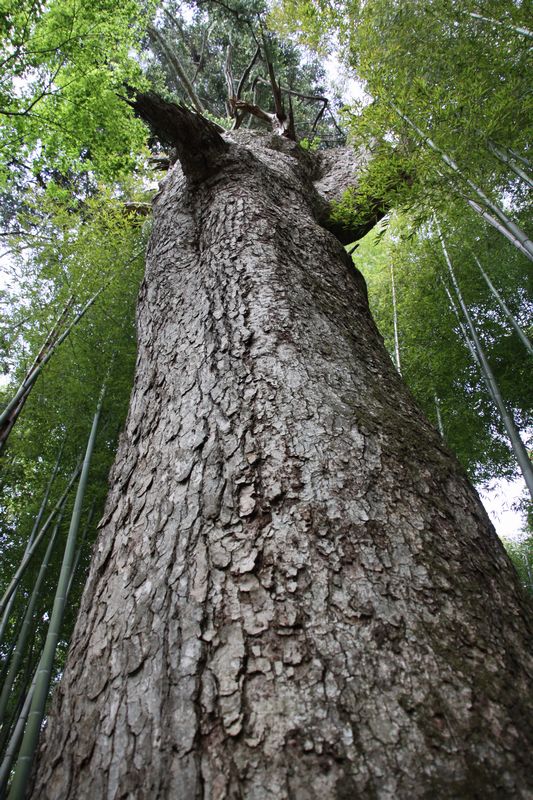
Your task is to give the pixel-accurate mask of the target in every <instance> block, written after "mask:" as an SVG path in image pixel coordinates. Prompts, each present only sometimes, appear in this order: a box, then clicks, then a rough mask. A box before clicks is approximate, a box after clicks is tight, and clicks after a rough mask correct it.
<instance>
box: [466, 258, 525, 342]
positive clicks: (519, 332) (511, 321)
mask: <svg viewBox="0 0 533 800" xmlns="http://www.w3.org/2000/svg"><path fill="white" fill-rule="evenodd" d="M472 255H473V256H474V260H475V262H476V264H477V265H478V267H479V271H480V272H481V274H482V275H483V278H484V279H485V283H486V284H487V286H488V287H489V289H490V291H491V292H492V295H493V296H494V297H495V299H496V300H497V302H498V305H499V306H500V308H501V309H502V311H503V313H504V315H505V317H506V319H507V321H508V322H509V324H510V325H512V327H513V328H514V329H515V331H516V334H517V336H518V338H519V339H520V341H521V342H522V344H523V345H524V347H525V348H526V350H527V352H528V353H529V355H531V356H533V346H532V345H531V342H530V341H529V339H528V337H527V336H526V334H525V333H524V331H523V330H522V328H521V327H520V325H519V324H518V322H517V320H516V318H515V317H514V315H513V314H512V313H511V311H510V310H509V308H508V306H507V304H506V303H505V301H504V300H503V298H502V296H501V295H500V293H499V292H498V290H497V289H496V288H495V287H494V285H493V283H492V281H491V279H490V278H489V276H488V275H487V273H486V272H485V270H484V269H483V267H482V266H481V262H480V260H479V258H478V257H477V256H476V255H475V253H472Z"/></svg>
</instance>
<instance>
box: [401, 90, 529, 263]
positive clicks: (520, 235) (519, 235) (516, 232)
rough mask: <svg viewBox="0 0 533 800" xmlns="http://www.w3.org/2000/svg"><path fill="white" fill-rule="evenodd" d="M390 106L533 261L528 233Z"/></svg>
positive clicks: (428, 139) (403, 116)
mask: <svg viewBox="0 0 533 800" xmlns="http://www.w3.org/2000/svg"><path fill="white" fill-rule="evenodd" d="M389 106H390V107H391V108H392V109H393V111H394V112H395V113H396V114H398V116H399V117H400V118H401V119H403V120H404V122H406V123H407V124H408V125H410V127H411V128H413V130H414V131H416V133H417V134H418V135H419V136H420V137H421V139H422V140H423V142H424V143H425V144H427V146H428V147H429V148H430V149H431V150H433V151H434V152H435V153H438V155H439V156H440V158H441V159H442V161H443V162H444V163H445V164H446V165H447V166H448V167H449V168H450V169H451V170H453V172H455V173H456V174H457V175H459V177H460V178H461V180H463V181H464V182H465V183H466V184H467V186H469V187H470V189H472V191H473V192H474V193H475V194H476V195H477V197H478V199H479V200H480V201H481V203H482V205H484V206H485V207H486V208H487V209H489V210H490V211H491V212H492V213H493V214H494V215H495V216H496V218H497V219H498V220H500V222H501V224H502V225H503V226H504V227H505V228H506V229H507V230H508V231H509V233H510V234H512V235H513V236H514V237H515V238H516V239H517V240H518V241H519V242H520V244H521V246H522V248H523V251H525V252H526V254H527V255H528V258H530V259H531V260H532V261H533V242H532V241H531V239H530V238H529V237H528V236H527V234H526V233H524V231H523V230H522V229H521V228H520V227H519V226H518V225H517V224H516V223H515V222H513V221H512V220H511V219H510V218H509V217H508V216H507V214H506V213H505V212H504V211H503V210H502V209H501V208H500V207H499V206H498V205H496V203H493V202H492V200H491V199H490V198H489V197H488V196H487V195H486V194H485V192H484V191H483V189H481V188H480V187H479V186H478V185H477V184H475V183H474V181H472V180H471V179H470V178H468V177H467V176H466V175H464V174H463V172H462V170H461V169H460V167H459V166H458V164H457V163H456V162H455V161H454V160H453V158H451V157H450V156H449V155H448V154H447V153H445V152H444V150H442V149H441V148H440V147H439V146H438V145H437V144H436V143H435V142H434V141H433V139H431V138H430V137H429V136H428V135H427V134H426V133H424V131H423V130H422V129H421V128H419V127H418V125H417V124H416V123H415V122H413V121H412V120H411V119H409V117H408V116H407V115H406V114H404V113H403V112H402V111H401V110H400V109H399V108H398V107H397V106H395V105H394V103H389ZM508 238H510V237H508Z"/></svg>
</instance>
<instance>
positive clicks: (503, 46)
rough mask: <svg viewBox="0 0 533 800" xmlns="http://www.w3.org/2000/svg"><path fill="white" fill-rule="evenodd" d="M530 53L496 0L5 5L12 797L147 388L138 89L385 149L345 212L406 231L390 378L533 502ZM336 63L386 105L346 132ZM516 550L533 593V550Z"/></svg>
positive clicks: (4, 292) (1, 537)
mask: <svg viewBox="0 0 533 800" xmlns="http://www.w3.org/2000/svg"><path fill="white" fill-rule="evenodd" d="M296 32H298V39H299V41H300V43H301V44H300V45H297V44H295V34H296ZM532 36H533V34H532V32H531V31H530V30H529V28H528V26H527V20H526V7H525V4H522V3H520V2H516V3H512V2H500V0H485V2H479V3H474V2H472V0H465V1H464V2H455V0H433V1H432V2H429V3H428V2H425V3H422V2H419V0H408V2H402V3H401V4H398V3H396V2H394V0H377V2H373V3H366V4H363V3H361V4H359V3H357V2H355V1H354V2H351V0H346V2H335V3H330V2H328V0H315V2H308V1H307V0H301V1H300V0H285V2H284V3H281V2H280V3H275V4H269V3H262V2H254V3H239V2H234V3H230V2H228V3H217V2H200V0H198V2H197V3H187V4H186V3H182V4H180V3H176V2H173V1H172V2H165V3H160V4H155V3H139V4H137V3H135V2H133V0H130V2H128V3H125V4H122V6H121V7H120V9H118V8H117V7H116V6H115V5H114V4H111V3H108V2H104V1H103V0H99V2H96V3H93V4H91V8H81V7H78V6H77V4H76V3H74V2H71V0H54V1H53V2H52V1H51V2H49V3H43V4H33V3H29V2H28V3H26V2H22V3H18V4H15V3H14V2H7V3H4V4H3V6H2V14H1V16H0V37H1V40H2V57H1V60H2V65H3V77H2V78H0V130H1V133H0V136H1V149H0V156H1V163H0V181H1V183H0V195H1V198H2V222H1V225H2V230H1V231H0V246H1V248H2V262H1V266H2V275H3V283H2V288H1V290H0V291H1V294H0V311H1V318H0V342H1V352H0V367H1V369H2V372H3V373H4V376H5V377H4V380H3V382H2V384H1V387H0V400H1V407H2V413H1V416H0V465H1V469H0V486H1V491H2V500H1V503H0V543H1V553H2V575H1V585H0V591H1V594H2V599H1V601H0V658H1V664H0V669H1V672H2V688H1V689H0V726H1V727H0V797H6V796H7V793H8V791H9V797H10V798H18V797H23V796H24V792H25V785H26V780H27V770H29V769H30V768H31V756H32V753H33V752H34V749H35V745H36V741H37V738H38V734H39V730H40V727H41V724H42V719H43V715H44V714H45V709H46V702H47V697H48V695H49V689H50V687H51V686H53V684H54V682H55V681H57V679H58V678H59V676H60V673H61V666H62V663H63V660H64V656H65V652H66V649H67V647H68V638H69V633H70V631H71V629H72V626H73V623H74V620H75V616H76V609H77V603H78V601H79V597H80V593H81V589H82V587H83V583H84V576H85V574H86V569H87V565H88V562H89V559H90V553H91V545H92V542H93V541H94V537H95V532H96V528H97V524H98V520H99V517H100V515H101V512H102V508H103V503H104V500H105V496H106V491H107V476H108V472H109V469H110V466H111V463H112V460H113V454H114V452H115V449H116V445H117V441H118V437H119V435H120V430H121V427H122V425H123V421H124V418H125V414H126V409H127V403H128V396H129V392H130V389H131V382H132V375H133V368H134V363H135V320H134V316H135V302H136V297H137V294H138V291H139V285H140V283H141V280H142V271H143V260H144V258H143V257H144V249H145V246H146V241H147V237H148V234H149V228H150V218H149V201H150V199H151V197H152V196H153V194H154V192H155V191H156V189H157V176H156V177H155V178H154V172H153V167H154V166H158V165H160V164H161V163H164V162H165V161H166V160H168V158H167V157H168V154H167V153H165V152H163V150H162V148H161V147H160V145H159V144H158V143H157V142H155V141H153V140H152V139H151V138H150V137H149V136H148V134H147V132H146V131H145V130H144V128H143V126H142V125H141V123H140V122H139V121H138V120H137V119H135V118H134V116H133V113H132V111H131V108H130V107H129V106H128V104H127V103H126V102H124V99H127V96H128V92H129V91H130V90H131V87H132V86H135V87H137V88H139V89H142V90H144V89H147V88H152V89H155V90H156V91H158V92H160V93H161V94H163V95H166V96H168V97H169V98H170V99H174V100H179V101H180V102H182V103H185V104H186V105H188V106H189V107H192V108H195V109H196V110H198V111H199V112H201V113H204V114H206V115H207V116H208V117H209V118H210V119H212V120H213V121H214V122H215V124H219V125H222V127H226V128H231V127H236V126H238V125H240V124H243V125H248V126H251V127H252V128H253V127H259V128H260V127H261V126H262V125H264V124H265V121H268V114H269V113H270V111H269V110H268V109H267V110H262V109H264V108H265V109H266V108H267V105H268V103H269V102H270V101H269V99H268V92H267V89H268V88H269V84H270V86H271V85H277V87H278V99H279V102H280V103H281V102H282V94H283V92H285V94H284V96H283V97H284V100H285V101H287V102H290V108H291V115H292V116H291V118H293V119H294V120H295V121H296V133H297V134H298V136H299V138H300V139H302V140H303V146H305V147H309V146H311V147H314V148H317V147H327V146H328V143H329V142H330V141H334V142H335V143H338V142H339V141H342V140H343V139H344V138H345V137H347V138H348V142H349V143H350V142H351V143H353V144H354V145H360V144H361V143H362V144H364V146H365V147H366V148H367V149H368V151H369V153H370V154H371V156H372V157H371V159H370V161H369V166H368V169H367V171H366V173H365V175H363V177H362V179H361V181H360V183H359V187H358V190H357V192H356V196H354V195H349V194H348V195H347V196H346V198H345V200H344V201H343V202H342V203H340V204H339V207H338V209H337V212H336V213H337V215H338V220H339V224H340V225H341V226H342V224H343V221H347V220H349V221H350V222H352V221H353V220H352V216H353V214H354V213H356V212H355V210H354V209H356V207H357V206H358V205H359V206H360V205H361V203H365V202H366V203H373V204H375V205H376V207H377V208H379V209H380V213H379V216H383V215H384V214H386V216H385V219H384V221H383V222H382V223H381V225H380V226H379V227H378V228H376V229H375V230H374V231H372V232H371V233H370V234H369V235H368V236H367V237H366V238H365V239H364V240H363V241H362V242H361V243H360V244H359V245H358V246H357V248H356V249H354V250H353V258H354V261H355V263H356V265H357V266H358V267H359V268H360V269H361V271H362V272H363V273H364V275H365V277H366V280H367V283H368V286H369V293H370V301H371V306H372V309H373V312H374V315H375V317H376V320H377V322H378V325H379V326H380V330H381V332H382V334H383V336H384V338H385V341H386V343H387V345H388V347H389V350H390V353H391V358H393V360H394V362H395V364H396V366H397V369H398V371H400V372H401V373H402V375H403V377H404V378H405V380H406V381H407V383H408V385H409V386H410V388H411V390H412V391H413V393H414V395H415V397H416V398H417V400H418V402H419V404H420V405H421V406H422V407H423V409H424V411H425V413H426V414H427V416H428V417H429V418H430V419H432V420H433V422H434V424H435V425H436V427H437V428H438V429H439V431H440V433H441V435H442V437H443V438H444V439H445V440H446V441H447V443H448V444H449V445H450V446H451V447H452V448H453V450H454V451H455V453H456V454H457V456H458V458H459V459H460V461H461V462H462V463H463V465H464V466H465V467H466V469H467V470H468V472H469V473H470V476H471V477H472V478H473V479H474V480H476V481H477V482H479V483H482V482H484V481H488V480H490V479H494V478H501V477H511V476H516V475H517V474H518V473H519V471H520V472H521V474H522V475H523V477H524V479H525V481H526V485H527V486H528V488H529V491H530V492H531V493H532V494H533V470H532V467H531V461H530V455H529V453H528V450H527V437H528V433H529V434H530V432H531V380H530V375H531V365H532V356H533V349H532V344H531V333H532V326H531V319H532V317H531V311H532V307H533V306H532V300H531V297H532V295H531V284H530V281H531V261H532V260H533V244H532V241H531V229H530V221H529V218H528V211H529V209H530V203H529V197H530V191H529V190H530V189H531V186H532V183H533V178H532V175H533V170H532V166H531V161H532V155H531V145H530V141H531V128H532V126H531V93H530V92H529V91H528V90H527V87H526V84H527V67H528V63H529V58H530V53H531V38H532ZM301 46H305V47H307V48H309V49H308V50H305V51H303V50H302V49H301ZM331 50H337V51H338V52H339V53H340V55H341V59H342V60H343V62H344V66H345V69H346V70H347V71H348V73H349V74H353V75H357V77H358V78H359V80H360V81H361V82H362V83H361V85H362V86H363V87H364V91H365V92H366V96H365V99H364V101H362V102H361V103H359V104H358V103H351V104H349V105H348V106H346V107H345V108H344V110H343V111H342V112H339V107H340V105H341V103H340V100H338V102H335V100H333V101H330V102H328V101H327V98H326V96H325V95H326V83H325V78H324V72H323V69H322V68H321V66H320V61H321V60H322V59H324V58H325V57H326V56H327V55H328V52H330V51H331ZM350 71H351V72H350ZM273 76H274V77H273ZM275 76H277V78H276V77H275ZM276 80H277V84H276ZM252 108H255V109H259V111H262V115H263V116H261V114H259V113H255V112H253V111H252V112H251V113H252V116H251V117H248V119H247V120H246V118H245V114H246V113H247V112H250V109H252ZM276 110H277V109H276ZM254 113H255V116H253V114H254ZM250 120H251V121H250ZM528 142H529V143H528ZM525 507H526V506H524V508H525ZM529 541H531V539H530V540H529ZM510 552H511V555H512V556H513V558H514V561H515V564H516V566H517V569H518V570H519V572H520V574H521V577H522V581H523V583H524V585H525V586H529V588H530V589H531V588H533V584H532V579H531V574H532V561H533V557H532V555H531V552H530V551H528V542H527V540H526V541H525V542H524V543H523V544H515V545H513V546H512V547H511V550H510ZM19 755H22V756H23V758H22V759H19V765H20V764H25V765H26V766H25V767H24V768H22V767H20V766H19V767H18V768H17V770H16V771H14V765H15V763H16V760H17V757H18V756H19Z"/></svg>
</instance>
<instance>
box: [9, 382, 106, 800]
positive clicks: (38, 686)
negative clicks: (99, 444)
mask: <svg viewBox="0 0 533 800" xmlns="http://www.w3.org/2000/svg"><path fill="white" fill-rule="evenodd" d="M104 394H105V383H104V385H103V387H102V391H101V393H100V398H99V400H98V405H97V408H96V412H95V415H94V419H93V424H92V428H91V433H90V435H89V440H88V442H87V450H86V452H85V458H84V460H83V467H82V470H81V475H80V481H79V484H78V489H77V492H76V499H75V501H74V508H73V510H72V517H71V520H70V527H69V532H68V536H67V542H66V546H65V553H64V556H63V563H62V565H61V573H60V575H59V581H58V585H57V591H56V596H55V600H54V606H53V609H52V614H51V616H50V623H49V626H48V633H47V636H46V641H45V645H44V649H43V655H42V658H41V661H40V663H39V668H38V670H37V677H36V682H35V690H34V693H33V698H32V703H31V707H30V711H29V714H28V722H27V725H26V730H25V732H24V738H23V740H22V744H21V747H20V752H19V757H18V759H17V766H16V768H15V774H14V777H13V782H12V784H11V789H10V792H9V800H24V798H25V797H26V792H27V788H28V782H29V778H30V774H31V768H32V763H33V757H34V754H35V749H36V747H37V743H38V741H39V733H40V730H41V723H42V719H43V715H44V709H45V706H46V699H47V697H48V690H49V688H50V679H51V671H52V665H53V661H54V656H55V652H56V647H57V642H58V640H59V633H60V629H61V623H62V621H63V615H64V611H65V605H66V600H67V593H68V587H69V583H70V578H71V575H72V566H73V562H74V557H75V553H76V538H77V533H78V529H79V525H80V518H81V511H82V504H83V499H84V495H85V489H86V486H87V480H88V477H89V468H90V464H91V458H92V454H93V450H94V443H95V440H96V432H97V429H98V422H99V419H100V413H101V410H102V404H103V400H104Z"/></svg>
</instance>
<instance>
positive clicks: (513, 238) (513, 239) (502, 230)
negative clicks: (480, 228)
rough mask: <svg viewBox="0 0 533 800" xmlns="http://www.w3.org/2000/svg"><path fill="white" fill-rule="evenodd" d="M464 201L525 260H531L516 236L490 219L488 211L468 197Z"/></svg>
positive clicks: (496, 221)
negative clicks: (518, 251) (507, 240)
mask: <svg viewBox="0 0 533 800" xmlns="http://www.w3.org/2000/svg"><path fill="white" fill-rule="evenodd" d="M465 199H466V201H467V203H468V205H469V206H470V208H473V209H474V211H475V212H476V214H480V215H481V216H482V217H483V219H484V220H485V221H486V222H488V223H489V225H492V227H493V228H496V230H497V231H499V232H500V233H501V234H502V235H503V236H505V238H506V239H509V241H510V242H511V243H512V244H513V245H514V246H515V247H516V248H517V249H518V250H520V252H521V253H522V254H523V255H524V256H525V257H526V258H529V259H530V260H531V256H530V255H529V253H528V252H527V250H525V249H524V247H522V244H521V243H520V242H519V241H518V239H517V238H516V236H514V235H513V234H512V233H511V232H510V231H508V230H507V229H506V228H505V227H504V226H503V225H502V224H501V222H499V221H498V220H497V219H494V217H492V216H491V215H490V214H489V212H488V211H487V210H486V209H485V208H483V207H482V206H480V205H479V203H476V202H475V200H472V199H470V198H468V197H467V198H465Z"/></svg>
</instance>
